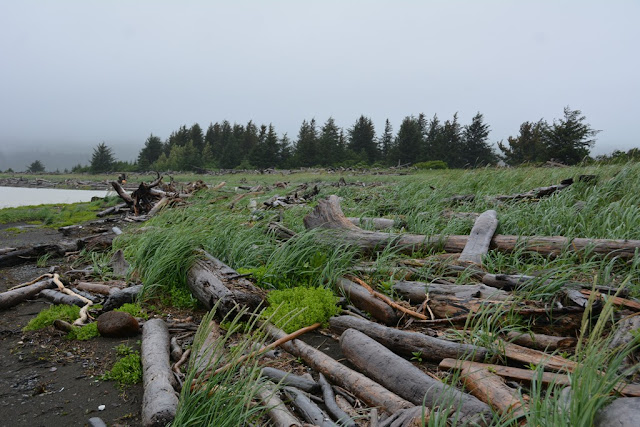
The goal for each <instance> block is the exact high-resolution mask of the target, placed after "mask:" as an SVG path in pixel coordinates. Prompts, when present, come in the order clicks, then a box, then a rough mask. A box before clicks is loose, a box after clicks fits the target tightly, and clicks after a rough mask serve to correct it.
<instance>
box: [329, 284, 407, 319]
mask: <svg viewBox="0 0 640 427" xmlns="http://www.w3.org/2000/svg"><path fill="white" fill-rule="evenodd" d="M336 289H338V290H339V291H340V292H341V293H342V294H343V295H344V296H345V297H346V298H348V299H349V301H350V302H351V303H352V304H353V305H354V306H356V307H357V308H359V309H361V310H364V311H366V312H367V313H369V314H370V315H371V316H373V317H374V318H375V319H376V320H379V321H380V322H382V323H384V324H386V325H394V324H396V323H397V322H398V316H397V315H396V312H395V311H394V310H393V308H391V307H390V306H389V305H388V304H386V303H385V302H383V301H382V300H380V299H378V298H376V297H374V296H373V295H371V293H370V292H369V291H368V290H366V289H365V288H364V287H362V286H360V285H358V284H356V283H354V282H352V281H351V280H348V279H345V278H343V277H341V278H339V279H338V280H337V281H336Z"/></svg>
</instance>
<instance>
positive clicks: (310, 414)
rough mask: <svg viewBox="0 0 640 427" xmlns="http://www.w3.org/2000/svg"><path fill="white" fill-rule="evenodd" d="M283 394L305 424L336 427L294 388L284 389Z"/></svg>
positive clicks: (320, 410)
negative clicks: (305, 421)
mask: <svg viewBox="0 0 640 427" xmlns="http://www.w3.org/2000/svg"><path fill="white" fill-rule="evenodd" d="M284 392H285V394H286V395H287V396H288V397H289V399H290V400H291V404H292V405H293V406H294V407H295V408H296V411H298V413H299V414H300V415H302V418H304V419H305V420H307V422H309V423H311V424H313V425H314V426H319V427H337V426H336V425H335V424H334V423H333V422H331V418H329V416H328V415H327V414H325V413H324V411H323V410H322V409H320V408H319V407H318V405H316V404H315V403H313V402H312V401H311V399H309V398H308V397H307V396H305V395H304V394H303V393H302V392H301V391H299V390H296V389H295V388H286V389H285V391H284Z"/></svg>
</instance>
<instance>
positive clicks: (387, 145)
mask: <svg viewBox="0 0 640 427" xmlns="http://www.w3.org/2000/svg"><path fill="white" fill-rule="evenodd" d="M392 150H393V128H392V127H391V122H390V121H389V119H387V120H386V121H385V122H384V132H383V133H382V136H381V137H380V155H381V156H382V160H383V161H384V162H385V163H387V164H391V163H392V160H391V152H392Z"/></svg>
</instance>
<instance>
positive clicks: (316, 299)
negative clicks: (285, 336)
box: [264, 287, 339, 333]
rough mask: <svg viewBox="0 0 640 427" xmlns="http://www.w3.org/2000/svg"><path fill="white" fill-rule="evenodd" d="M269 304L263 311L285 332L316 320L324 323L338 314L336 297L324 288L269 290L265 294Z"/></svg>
mask: <svg viewBox="0 0 640 427" xmlns="http://www.w3.org/2000/svg"><path fill="white" fill-rule="evenodd" d="M267 300H268V301H269V304H270V306H269V307H268V308H267V309H266V310H265V311H264V316H265V317H267V318H269V317H271V316H273V317H271V322H273V324H274V325H276V326H278V327H279V328H282V329H283V330H284V331H285V332H288V333H290V332H293V331H296V330H298V329H300V328H304V327H305V326H310V325H312V324H314V323H316V322H320V323H322V324H326V323H327V321H328V320H329V318H330V317H331V316H335V315H336V314H338V312H339V309H338V306H337V305H336V303H337V302H338V298H337V297H336V296H335V295H334V294H333V292H331V291H330V290H329V289H326V288H320V287H318V288H304V287H299V288H291V289H284V290H281V291H271V292H270V293H269V295H268V296H267Z"/></svg>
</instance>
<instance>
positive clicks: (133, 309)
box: [113, 303, 149, 320]
mask: <svg viewBox="0 0 640 427" xmlns="http://www.w3.org/2000/svg"><path fill="white" fill-rule="evenodd" d="M113 311H123V312H125V313H129V314H130V315H132V316H133V317H142V318H143V319H145V320H146V319H148V318H149V315H148V314H147V311H146V310H145V309H144V308H142V307H140V304H130V303H127V304H124V305H122V307H120V308H116V309H115V310H113Z"/></svg>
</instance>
